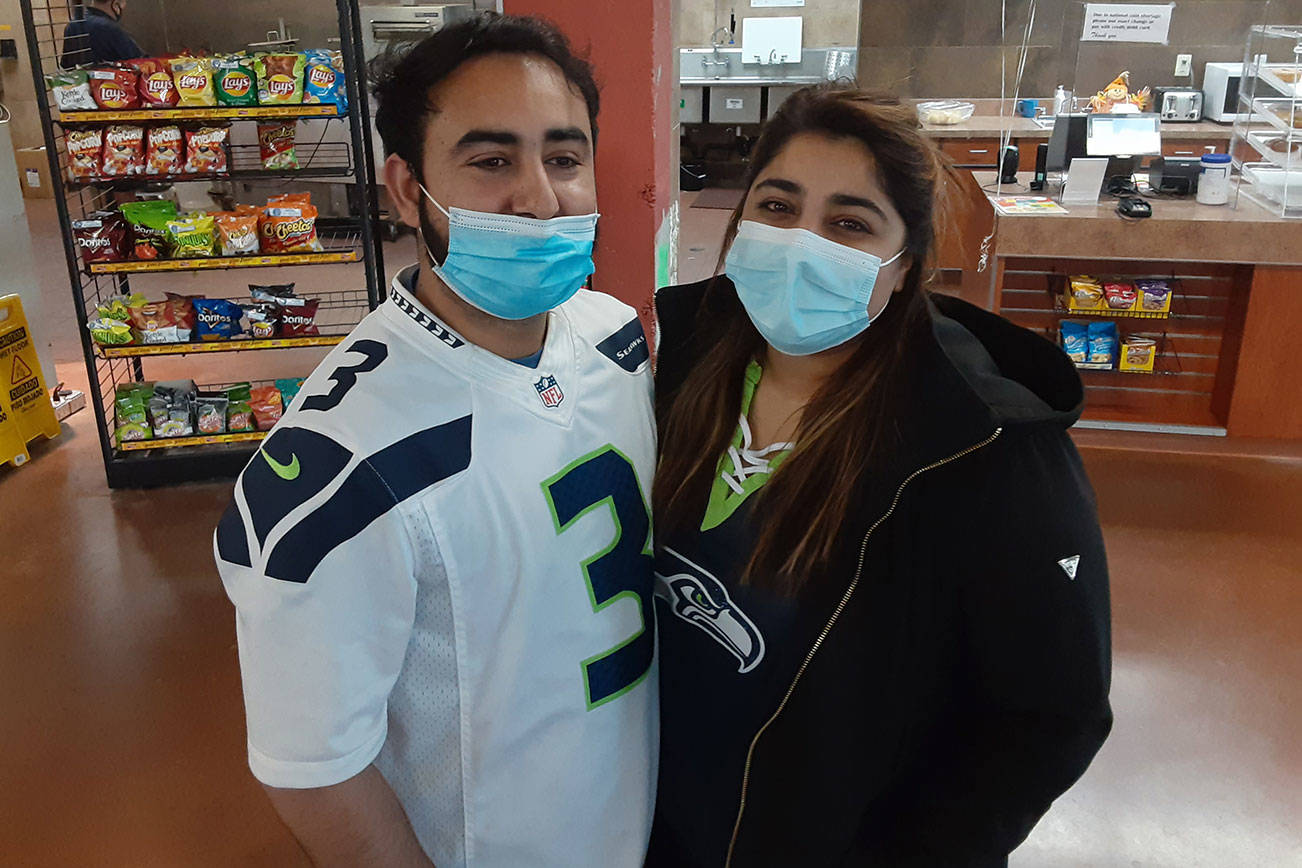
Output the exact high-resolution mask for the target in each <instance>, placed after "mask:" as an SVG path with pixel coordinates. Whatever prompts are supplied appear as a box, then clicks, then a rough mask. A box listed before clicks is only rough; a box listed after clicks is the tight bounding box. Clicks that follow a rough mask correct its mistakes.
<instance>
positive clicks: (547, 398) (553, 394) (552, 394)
mask: <svg viewBox="0 0 1302 868" xmlns="http://www.w3.org/2000/svg"><path fill="white" fill-rule="evenodd" d="M533 387H534V388H535V389H537V390H538V397H539V398H542V402H543V406H544V407H547V408H548V409H551V408H553V407H559V406H560V405H561V401H564V400H565V393H564V392H562V391H561V385H560V383H558V382H556V378H555V377H543V378H541V379H539V380H538V382H536V383H534V384H533Z"/></svg>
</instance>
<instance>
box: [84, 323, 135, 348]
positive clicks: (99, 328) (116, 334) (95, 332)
mask: <svg viewBox="0 0 1302 868" xmlns="http://www.w3.org/2000/svg"><path fill="white" fill-rule="evenodd" d="M86 328H88V329H89V330H90V338H91V340H93V341H94V342H95V343H97V344H99V345H100V346H104V347H109V346H115V345H120V344H129V343H131V342H132V341H134V340H135V339H136V338H135V335H133V334H132V333H131V326H129V325H128V324H127V323H125V322H123V321H122V320H119V319H93V320H91V321H90V322H88V323H86Z"/></svg>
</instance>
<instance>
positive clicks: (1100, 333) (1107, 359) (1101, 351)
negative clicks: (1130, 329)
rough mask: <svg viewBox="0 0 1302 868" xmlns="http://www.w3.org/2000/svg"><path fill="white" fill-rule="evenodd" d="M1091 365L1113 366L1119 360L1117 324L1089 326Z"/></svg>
mask: <svg viewBox="0 0 1302 868" xmlns="http://www.w3.org/2000/svg"><path fill="white" fill-rule="evenodd" d="M1089 345H1090V364H1092V365H1111V364H1113V363H1114V362H1115V361H1116V359H1117V324H1116V323H1114V322H1092V323H1090V325H1089Z"/></svg>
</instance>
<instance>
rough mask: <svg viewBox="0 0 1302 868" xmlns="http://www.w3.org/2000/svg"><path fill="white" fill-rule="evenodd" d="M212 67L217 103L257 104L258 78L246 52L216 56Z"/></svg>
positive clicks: (227, 104)
mask: <svg viewBox="0 0 1302 868" xmlns="http://www.w3.org/2000/svg"><path fill="white" fill-rule="evenodd" d="M212 68H213V85H214V86H215V87H216V89H217V105H220V106H245V105H257V104H258V80H257V78H256V77H255V75H256V74H255V73H254V71H253V58H251V57H249V56H248V55H247V54H228V55H227V56H225V57H218V58H216V59H215V60H214V61H213V63H212Z"/></svg>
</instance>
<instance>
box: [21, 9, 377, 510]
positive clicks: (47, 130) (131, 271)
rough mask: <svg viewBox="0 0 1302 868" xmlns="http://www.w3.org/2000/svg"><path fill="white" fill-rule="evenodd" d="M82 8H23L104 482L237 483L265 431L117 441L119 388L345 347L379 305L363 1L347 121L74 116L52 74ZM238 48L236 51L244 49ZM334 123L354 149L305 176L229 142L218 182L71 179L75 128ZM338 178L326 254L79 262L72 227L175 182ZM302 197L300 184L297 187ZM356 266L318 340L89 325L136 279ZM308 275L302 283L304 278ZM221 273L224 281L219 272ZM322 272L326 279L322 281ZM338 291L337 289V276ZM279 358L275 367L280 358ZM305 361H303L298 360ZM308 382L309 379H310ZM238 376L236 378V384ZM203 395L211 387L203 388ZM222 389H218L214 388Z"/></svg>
mask: <svg viewBox="0 0 1302 868" xmlns="http://www.w3.org/2000/svg"><path fill="white" fill-rule="evenodd" d="M78 5H79V4H76V3H74V2H72V0H22V2H21V3H20V6H21V9H22V16H23V26H24V31H25V36H26V40H27V45H28V49H29V57H30V59H31V67H32V76H33V80H34V82H35V85H36V94H37V103H38V108H39V111H40V117H41V121H42V126H43V130H44V136H45V145H46V152H47V154H48V156H49V161H50V177H51V179H52V183H53V187H54V193H55V203H56V207H57V210H58V215H59V222H60V228H61V233H62V240H63V246H64V255H65V258H66V264H67V271H68V277H69V282H70V288H71V293H72V300H73V304H74V307H75V310H76V316H77V319H78V321H79V323H80V332H81V341H82V349H83V354H84V357H85V365H86V372H87V376H88V380H89V391H88V397H89V399H90V403H91V405H92V408H93V410H94V414H95V420H96V425H97V428H98V433H99V438H100V446H101V451H102V454H103V460H104V467H105V474H106V476H107V479H108V484H109V487H110V488H131V487H147V486H154V485H165V484H173V483H179V482H185V481H191V480H200V479H211V478H218V477H225V476H232V475H234V474H236V473H238V472H239V470H240V469H241V468H242V467H243V466H244V464H245V463H247V461H248V459H249V458H250V457H251V455H252V454H253V453H254V451H255V450H256V449H257V445H258V442H259V441H260V440H261V439H262V438H263V437H265V436H266V432H263V431H256V432H238V433H227V434H215V435H202V436H193V437H187V436H180V437H169V438H162V439H150V440H139V441H126V442H123V443H120V444H119V443H117V442H116V438H115V436H114V431H115V415H114V414H115V407H114V399H115V393H116V391H117V387H118V386H119V385H123V384H130V383H132V382H136V383H139V382H144V381H145V380H146V377H145V373H146V371H145V362H146V361H147V360H149V359H153V358H157V357H169V356H170V357H177V356H192V357H193V358H194V359H196V360H200V361H202V362H203V364H205V365H212V367H211V368H205V369H204V371H205V373H207V376H206V377H204V379H208V380H213V379H221V378H222V376H221V374H220V373H217V374H216V376H215V377H214V376H213V374H214V373H215V372H218V371H220V370H221V364H222V360H223V359H229V358H230V355H229V354H233V353H246V352H273V351H278V350H285V349H291V348H305V347H306V348H312V347H319V348H328V347H330V346H333V345H334V344H337V343H339V342H340V341H342V340H343V339H344V337H345V336H346V335H347V333H348V331H349V330H351V328H352V326H353V325H355V324H356V323H357V322H358V321H360V320H361V318H362V317H363V316H365V315H366V313H368V312H369V311H370V310H373V309H374V308H375V307H376V306H377V305H378V304H379V302H380V300H381V287H382V286H383V283H384V266H383V262H382V260H381V251H380V246H379V242H378V236H377V235H376V226H377V221H378V203H377V198H376V188H375V183H374V177H375V169H374V155H373V153H372V138H371V133H370V130H369V129H368V128H367V127H368V124H367V122H366V120H365V119H366V118H368V117H369V116H370V112H369V109H368V106H367V94H366V90H365V87H363V86H362V85H363V83H364V82H365V81H366V71H365V61H364V59H363V57H362V49H361V45H362V39H361V33H362V29H361V20H360V16H359V13H358V9H357V2H356V0H335V6H336V12H337V17H338V35H339V42H340V49H341V52H340V53H341V54H342V57H343V71H344V78H345V82H346V92H347V97H348V104H349V107H350V111H348V112H347V115H346V117H343V118H339V117H338V111H337V109H336V107H335V106H334V105H331V104H303V105H274V106H241V107H203V108H158V109H141V110H129V111H104V110H101V111H65V112H59V111H58V110H57V109H54V107H53V99H52V92H51V91H50V89H49V88H48V86H47V83H46V76H47V75H48V74H50V73H54V72H58V71H59V58H60V55H61V52H62V49H63V46H62V42H63V38H62V37H63V30H64V27H65V26H66V24H67V22H68V21H69V20H71V19H72V18H73V17H74V13H75V10H76V7H77V6H78ZM234 47H235V46H232V48H234ZM267 118H276V119H282V120H283V119H291V118H292V119H305V118H325V119H331V118H336V119H337V120H338V122H339V123H341V124H344V125H345V126H346V127H347V131H348V136H347V141H346V142H337V141H336V142H327V143H318V144H316V145H313V144H311V143H304V144H303V146H302V148H301V155H302V158H301V159H300V161H299V167H298V168H297V169H277V170H268V169H266V168H264V167H263V164H262V161H261V159H260V157H259V153H258V146H257V145H253V146H251V147H250V146H247V145H238V144H231V145H230V146H229V151H228V153H229V165H228V169H227V171H224V172H221V173H219V174H187V175H163V176H157V175H151V176H134V177H130V178H104V179H94V180H83V181H79V182H77V183H73V182H71V181H70V180H69V177H68V174H67V172H66V171H65V168H64V167H65V165H66V159H67V146H66V131H67V130H68V129H70V128H72V129H75V128H78V127H83V128H84V127H87V126H103V125H108V124H114V123H123V122H136V121H174V122H175V121H195V120H205V121H207V120H218V121H223V122H231V123H235V124H238V123H240V122H241V121H256V120H259V119H267ZM305 178H329V179H334V180H336V181H338V182H340V183H343V184H345V185H346V186H347V187H348V193H349V195H348V211H349V213H348V214H347V215H346V216H344V217H341V218H338V219H334V220H327V219H325V218H321V219H319V220H318V227H319V236H320V241H321V246H322V248H323V249H322V250H321V252H310V253H290V254H279V255H253V256H244V257H211V258H201V259H156V260H142V261H123V262H99V263H93V264H91V265H90V266H89V267H87V266H85V265H84V264H83V263H82V261H81V260H80V258H79V256H78V252H77V249H76V246H75V242H74V235H73V228H72V223H73V222H74V221H76V220H79V219H82V218H83V217H85V216H86V215H89V214H92V213H93V212H96V211H98V210H100V209H103V208H105V207H109V206H112V205H113V204H115V203H116V202H118V201H120V200H121V199H123V198H129V194H130V193H131V192H133V191H136V190H139V189H140V188H141V187H145V186H148V187H151V188H153V189H159V188H160V187H166V186H170V185H171V184H175V183H190V182H196V181H198V182H211V181H234V180H257V179H281V180H283V181H284V182H285V183H286V184H287V185H292V184H293V182H294V181H295V180H297V179H305ZM290 189H292V186H290ZM330 266H332V267H333V268H336V269H337V268H341V267H346V266H352V269H350V275H351V274H352V271H353V270H355V271H356V274H355V275H352V276H350V277H348V278H347V281H346V283H347V284H351V285H353V286H355V287H356V288H355V289H347V290H340V291H325V292H315V291H314V292H313V293H312V294H313V296H316V297H319V298H320V299H321V304H320V308H319V311H320V313H319V314H318V323H319V326H320V329H319V330H320V334H319V335H313V336H310V337H308V336H304V337H285V338H279V337H278V338H270V339H262V340H230V341H216V342H207V343H179V344H139V345H125V346H105V347H101V346H98V345H96V344H95V343H94V341H93V340H92V339H91V335H90V331H89V329H88V328H87V326H86V323H87V320H88V319H89V318H90V317H91V315H92V314H93V313H94V312H95V311H96V309H97V307H98V306H99V305H102V304H105V303H107V302H109V301H112V300H113V299H114V298H117V297H128V296H130V295H131V294H132V293H133V292H134V291H135V290H134V289H133V288H132V286H131V283H130V281H131V275H135V274H150V273H160V272H161V273H174V274H176V276H177V279H184V273H185V272H209V271H214V270H225V269H247V268H268V267H271V268H287V269H290V270H289V271H286V272H284V273H283V274H277V275H275V277H276V278H277V279H280V278H283V279H284V280H286V281H292V280H300V281H308V280H310V277H309V275H311V274H312V273H314V272H317V267H323V268H324V267H330ZM300 268H301V269H303V270H304V275H303V276H302V277H299V276H298V275H297V274H296V272H297V271H298V270H299V269H300ZM217 273H220V272H219V271H218V272H217ZM318 273H319V272H318ZM335 276H336V281H335V283H336V284H337V283H338V282H339V281H338V276H337V275H335ZM270 358H274V356H273V357H270ZM294 358H295V359H296V358H297V357H294ZM302 373H304V374H305V373H306V371H303V372H302ZM227 379H229V377H227ZM201 388H210V387H208V386H203V387H201ZM214 388H215V387H214Z"/></svg>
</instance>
